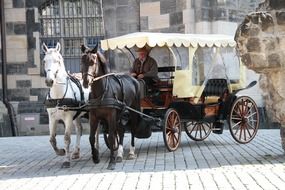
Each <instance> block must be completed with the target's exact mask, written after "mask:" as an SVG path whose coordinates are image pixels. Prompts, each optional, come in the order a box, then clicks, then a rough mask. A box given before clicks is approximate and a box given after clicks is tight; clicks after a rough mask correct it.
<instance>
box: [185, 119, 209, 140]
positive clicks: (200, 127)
mask: <svg viewBox="0 0 285 190" xmlns="http://www.w3.org/2000/svg"><path fill="white" fill-rule="evenodd" d="M184 127H185V132H186V134H187V135H188V137H190V139H192V140H194V141H202V140H204V139H206V138H207V137H208V136H209V135H210V134H211V131H212V124H211V123H207V122H196V121H190V122H187V123H185V125H184Z"/></svg>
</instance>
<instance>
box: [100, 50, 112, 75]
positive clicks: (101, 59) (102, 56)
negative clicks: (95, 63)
mask: <svg viewBox="0 0 285 190" xmlns="http://www.w3.org/2000/svg"><path fill="white" fill-rule="evenodd" d="M97 55H98V60H99V62H100V65H101V66H102V69H103V71H104V74H107V73H109V71H108V67H107V66H108V62H107V59H106V58H105V56H104V55H103V54H102V53H101V52H100V51H97Z"/></svg>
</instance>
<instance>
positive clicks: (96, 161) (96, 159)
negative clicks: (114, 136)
mask: <svg viewBox="0 0 285 190" xmlns="http://www.w3.org/2000/svg"><path fill="white" fill-rule="evenodd" d="M92 159H93V162H94V164H98V163H99V162H100V159H99V158H94V157H93V158H92Z"/></svg>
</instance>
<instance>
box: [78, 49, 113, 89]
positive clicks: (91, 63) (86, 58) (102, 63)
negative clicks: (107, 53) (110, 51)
mask: <svg viewBox="0 0 285 190" xmlns="http://www.w3.org/2000/svg"><path fill="white" fill-rule="evenodd" d="M81 52H82V53H83V55H82V57H81V73H82V78H83V86H84V88H88V86H89V85H90V84H91V83H92V81H93V79H94V78H96V77H99V76H102V75H104V74H107V72H108V71H107V67H106V59H105V57H104V55H103V54H101V53H100V52H99V51H98V45H96V46H95V47H94V48H93V49H90V48H88V47H86V46H85V45H81Z"/></svg>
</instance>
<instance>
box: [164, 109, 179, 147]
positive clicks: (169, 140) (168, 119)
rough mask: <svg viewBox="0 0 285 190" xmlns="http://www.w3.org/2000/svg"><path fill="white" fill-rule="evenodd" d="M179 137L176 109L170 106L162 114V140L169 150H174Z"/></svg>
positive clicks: (177, 144)
mask: <svg viewBox="0 0 285 190" xmlns="http://www.w3.org/2000/svg"><path fill="white" fill-rule="evenodd" d="M180 139H181V122H180V117H179V114H178V113H177V111H175V110H174V109H172V108H170V109H168V110H167V112H166V113H165V116H164V126H163V140H164V143H165V145H166V148H167V149H168V150H169V151H175V150H176V149H177V148H178V146H179V144H180Z"/></svg>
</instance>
